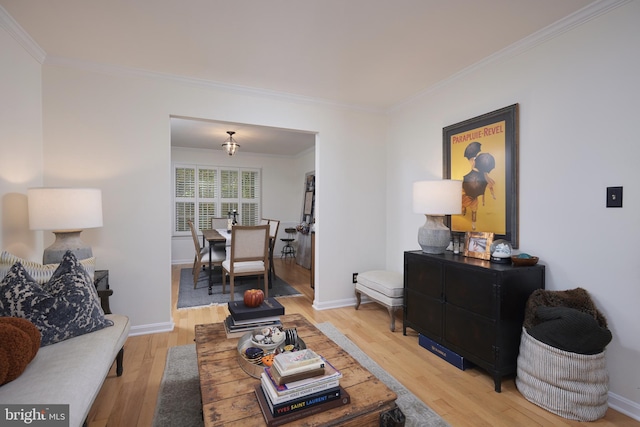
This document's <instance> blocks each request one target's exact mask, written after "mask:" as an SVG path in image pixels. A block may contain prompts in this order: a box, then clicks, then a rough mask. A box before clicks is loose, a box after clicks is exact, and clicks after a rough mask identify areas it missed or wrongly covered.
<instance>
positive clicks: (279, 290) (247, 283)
mask: <svg viewBox="0 0 640 427" xmlns="http://www.w3.org/2000/svg"><path fill="white" fill-rule="evenodd" d="M258 283H259V286H260V288H261V289H262V288H264V284H263V283H262V280H260V282H258V280H257V279H255V278H242V279H240V280H238V279H236V283H235V285H234V289H233V291H234V292H233V295H234V297H233V299H234V300H235V301H240V300H242V298H243V294H244V291H246V290H247V289H251V288H257V287H258ZM212 290H213V295H209V270H202V271H201V272H200V276H199V277H198V283H197V285H196V288H195V289H194V288H193V276H192V275H191V269H190V268H183V269H182V270H180V289H179V290H178V308H193V307H200V306H205V305H216V304H226V303H227V302H228V301H230V300H231V295H230V294H229V280H228V279H227V286H226V292H227V293H226V294H223V293H222V273H221V271H220V269H219V268H217V269H215V270H214V271H213V287H212ZM299 295H302V294H301V293H300V292H298V291H296V290H295V289H294V288H293V287H292V286H290V285H289V284H288V283H287V282H285V281H284V280H282V279H280V278H279V277H276V278H275V280H274V281H273V283H272V284H271V289H269V296H270V297H283V296H299Z"/></svg>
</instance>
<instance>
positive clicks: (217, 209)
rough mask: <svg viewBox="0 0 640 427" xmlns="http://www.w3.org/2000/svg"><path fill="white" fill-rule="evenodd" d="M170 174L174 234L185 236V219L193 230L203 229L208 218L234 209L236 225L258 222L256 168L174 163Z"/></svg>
mask: <svg viewBox="0 0 640 427" xmlns="http://www.w3.org/2000/svg"><path fill="white" fill-rule="evenodd" d="M173 174H174V180H173V183H174V192H173V198H174V226H173V233H174V234H175V235H178V236H186V235H189V233H190V230H189V225H188V224H187V221H189V220H191V221H193V222H194V223H195V226H196V229H197V230H205V229H208V228H211V219H212V218H216V217H225V218H226V217H227V215H228V213H232V212H233V211H234V210H235V211H237V213H238V216H237V220H238V223H239V224H242V225H256V224H258V222H259V220H260V218H261V205H260V204H261V200H260V198H261V188H260V183H261V177H260V170H259V169H245V168H235V169H229V168H219V167H213V166H193V165H178V164H175V165H174V167H173Z"/></svg>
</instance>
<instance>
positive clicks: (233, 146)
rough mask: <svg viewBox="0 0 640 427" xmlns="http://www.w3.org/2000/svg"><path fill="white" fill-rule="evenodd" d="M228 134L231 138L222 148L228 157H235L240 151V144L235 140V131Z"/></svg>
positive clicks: (229, 131)
mask: <svg viewBox="0 0 640 427" xmlns="http://www.w3.org/2000/svg"><path fill="white" fill-rule="evenodd" d="M227 133H228V134H229V138H227V139H226V140H225V141H224V144H222V148H223V149H224V151H226V152H227V154H228V155H230V156H233V155H234V154H236V151H238V148H240V145H238V143H237V142H236V141H235V140H234V139H233V135H234V134H235V132H234V131H232V130H228V131H227Z"/></svg>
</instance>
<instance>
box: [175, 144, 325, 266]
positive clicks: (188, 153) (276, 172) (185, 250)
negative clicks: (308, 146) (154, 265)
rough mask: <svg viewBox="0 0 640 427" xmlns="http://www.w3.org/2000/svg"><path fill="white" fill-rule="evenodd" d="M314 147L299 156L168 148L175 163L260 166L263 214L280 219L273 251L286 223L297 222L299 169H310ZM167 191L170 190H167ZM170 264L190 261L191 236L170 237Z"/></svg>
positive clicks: (300, 194)
mask: <svg viewBox="0 0 640 427" xmlns="http://www.w3.org/2000/svg"><path fill="white" fill-rule="evenodd" d="M314 159H315V150H314V149H312V150H307V151H306V152H304V153H302V154H300V155H299V156H295V157H294V156H289V157H282V156H264V155H256V154H251V153H245V152H242V151H238V153H237V154H236V155H234V156H233V157H229V156H228V155H226V154H224V153H222V152H221V151H220V150H200V149H189V148H181V147H173V148H172V149H171V160H172V162H174V163H181V164H192V165H195V164H197V165H210V166H234V167H249V168H259V169H261V174H262V217H263V218H270V219H278V220H280V227H279V229H278V238H277V240H276V246H275V250H274V253H276V254H278V253H279V251H280V250H281V249H282V242H281V241H280V238H281V237H284V235H285V234H286V233H285V232H284V229H285V228H286V227H289V226H292V225H296V224H299V223H300V213H301V210H302V202H303V185H304V174H305V172H300V171H301V170H307V168H309V167H311V169H310V170H313V163H312V165H311V166H309V161H311V162H313V160H314ZM169 191H170V190H169ZM171 259H172V263H173V264H184V263H187V264H188V263H191V262H193V240H192V238H191V236H190V235H189V236H186V237H183V236H178V237H173V239H172V244H171Z"/></svg>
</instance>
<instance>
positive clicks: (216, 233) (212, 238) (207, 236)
mask: <svg viewBox="0 0 640 427" xmlns="http://www.w3.org/2000/svg"><path fill="white" fill-rule="evenodd" d="M274 240H275V237H274V236H270V237H269V278H268V280H269V289H271V287H272V283H273V279H275V278H276V271H275V268H274V266H273V247H274V246H275V245H274ZM205 242H206V243H208V245H209V295H211V293H212V285H213V275H212V271H213V266H212V263H211V256H212V254H213V245H215V244H218V243H224V244H225V249H226V251H227V258H228V257H229V251H230V250H231V231H229V230H227V229H226V228H216V229H213V228H211V229H206V230H202V244H203V246H204V245H205Z"/></svg>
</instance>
